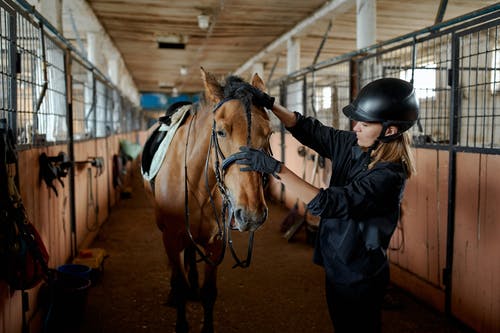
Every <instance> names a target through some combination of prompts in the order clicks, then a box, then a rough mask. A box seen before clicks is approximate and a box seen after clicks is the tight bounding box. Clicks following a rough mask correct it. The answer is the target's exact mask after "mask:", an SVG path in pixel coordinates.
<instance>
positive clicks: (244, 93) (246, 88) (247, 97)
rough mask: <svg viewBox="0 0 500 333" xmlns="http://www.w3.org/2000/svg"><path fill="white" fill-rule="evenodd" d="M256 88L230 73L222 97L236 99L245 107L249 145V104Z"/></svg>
mask: <svg viewBox="0 0 500 333" xmlns="http://www.w3.org/2000/svg"><path fill="white" fill-rule="evenodd" d="M255 89H256V88H255V87H253V86H252V85H251V84H249V83H248V82H246V81H244V80H243V79H242V78H240V77H238V76H235V75H230V76H228V77H227V78H226V84H225V86H224V98H225V99H238V100H240V101H241V103H242V104H243V107H244V108H245V112H246V115H247V127H248V130H247V133H248V136H247V142H248V144H249V145H250V141H251V137H250V134H251V128H252V115H251V112H250V110H251V106H252V99H253V95H254V93H253V92H254V90H255Z"/></svg>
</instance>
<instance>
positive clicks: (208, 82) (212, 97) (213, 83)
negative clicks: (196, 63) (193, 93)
mask: <svg viewBox="0 0 500 333" xmlns="http://www.w3.org/2000/svg"><path fill="white" fill-rule="evenodd" d="M200 72H201V78H202V79H203V84H204V85H205V97H206V98H207V100H209V101H211V102H213V103H219V102H220V101H221V100H222V99H223V98H224V91H223V90H222V87H221V85H220V84H219V82H218V81H217V79H216V78H215V76H214V75H213V74H212V73H209V72H205V69H203V67H200Z"/></svg>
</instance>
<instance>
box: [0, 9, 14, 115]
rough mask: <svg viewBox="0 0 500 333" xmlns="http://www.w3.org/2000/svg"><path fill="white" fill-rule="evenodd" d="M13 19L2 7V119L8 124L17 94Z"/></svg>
mask: <svg viewBox="0 0 500 333" xmlns="http://www.w3.org/2000/svg"><path fill="white" fill-rule="evenodd" d="M0 5H1V4H0ZM13 19H14V17H13V13H11V12H10V11H8V10H7V9H5V8H4V7H2V6H0V50H1V54H0V80H1V87H0V119H5V120H6V121H7V123H8V124H9V123H10V122H12V119H11V118H12V116H13V112H14V105H13V104H14V93H15V89H14V84H15V81H14V79H15V66H14V56H13V55H14V54H13V51H14V49H15V44H14V40H13V39H12V36H14V33H13V32H14V31H13V30H14V29H13V26H14V25H13Z"/></svg>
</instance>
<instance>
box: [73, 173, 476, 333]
mask: <svg viewBox="0 0 500 333" xmlns="http://www.w3.org/2000/svg"><path fill="white" fill-rule="evenodd" d="M134 178H135V181H134V192H133V193H132V196H131V198H130V199H126V200H122V201H121V202H120V203H119V204H118V205H117V206H116V207H115V208H113V211H112V213H111V216H110V218H109V220H108V221H107V222H106V223H105V224H104V226H103V228H102V230H101V232H100V233H99V235H98V237H97V239H96V240H95V241H94V243H93V244H92V246H91V247H93V248H96V247H98V248H104V249H105V250H106V252H107V254H108V255H109V257H107V258H106V260H105V264H104V271H103V274H102V276H101V278H100V280H99V281H97V283H95V285H94V286H92V287H91V288H90V289H89V293H88V304H87V307H86V315H85V321H84V323H83V324H82V325H81V326H80V327H79V329H77V330H76V331H77V332H79V333H82V332H85V333H100V332H105V333H115V332H120V333H136V332H137V333H139V332H140V333H148V332H155V333H157V332H158V333H159V332H174V324H175V310H174V309H173V308H170V307H167V306H165V305H164V303H165V301H166V299H167V295H168V291H169V273H168V267H167V260H166V256H165V253H164V252H163V245H162V243H161V237H160V236H161V235H160V232H159V230H158V229H157V228H156V226H155V223H154V219H153V210H152V206H151V204H150V203H148V202H147V201H146V199H145V196H144V193H143V191H142V188H141V184H140V179H139V178H140V176H138V175H137V176H135V177H134ZM287 213H288V211H287V210H285V209H283V208H281V207H279V205H276V204H271V205H270V218H269V219H268V221H267V222H266V224H265V225H264V226H263V227H262V228H261V229H260V230H259V231H257V232H256V234H255V244H254V253H253V259H252V264H251V266H250V267H249V268H247V269H241V268H237V269H232V268H231V266H232V265H233V264H234V261H233V259H232V257H231V256H230V254H229V253H226V257H225V260H224V262H223V263H222V264H221V266H220V270H219V278H218V290H219V295H218V299H217V302H216V307H215V314H214V317H215V329H216V331H217V332H219V333H232V332H239V333H267V332H269V333H270V332H292V333H293V332H310V333H316V332H318V333H319V332H322V333H324V332H333V328H332V325H331V323H330V319H329V316H328V313H327V308H326V301H325V297H324V287H323V285H324V275H323V270H322V268H321V267H319V266H316V265H314V264H313V263H312V261H311V258H312V250H313V249H312V247H311V246H310V245H309V244H307V242H306V234H305V231H304V230H301V231H300V232H299V233H298V234H297V236H296V237H295V238H294V239H293V241H292V242H287V240H286V239H284V238H283V236H282V233H280V230H279V229H280V224H281V221H282V220H283V217H284V216H285V215H286V214H287ZM233 239H234V243H235V244H236V247H237V249H239V253H240V254H241V255H242V256H243V255H244V254H245V253H246V244H247V236H246V235H243V234H239V233H237V232H235V233H233ZM388 295H389V296H390V298H391V299H392V300H394V301H395V302H396V303H393V305H398V306H397V307H396V308H394V309H387V310H385V311H384V313H383V331H384V332H419V333H423V332H429V333H434V332H435V333H437V332H449V333H452V332H457V333H462V332H470V331H468V330H466V329H464V328H462V327H459V326H458V325H457V324H455V323H452V322H451V321H450V320H448V319H447V318H445V317H444V316H443V315H442V314H440V313H436V312H435V311H433V310H432V309H429V308H428V307H426V306H424V305H423V304H421V303H419V302H417V301H415V300H414V299H413V298H412V297H411V296H409V295H407V294H405V293H404V292H402V291H401V290H399V289H397V288H395V287H391V288H390V290H389V294H388ZM188 320H189V323H190V326H191V332H199V331H200V328H201V323H202V309H201V305H200V304H199V303H189V304H188Z"/></svg>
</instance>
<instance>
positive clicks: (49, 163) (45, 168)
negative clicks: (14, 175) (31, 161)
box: [38, 152, 73, 196]
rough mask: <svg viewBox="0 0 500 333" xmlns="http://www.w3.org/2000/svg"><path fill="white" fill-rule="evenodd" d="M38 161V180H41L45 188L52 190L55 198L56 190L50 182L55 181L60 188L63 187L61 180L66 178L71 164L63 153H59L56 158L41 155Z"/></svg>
mask: <svg viewBox="0 0 500 333" xmlns="http://www.w3.org/2000/svg"><path fill="white" fill-rule="evenodd" d="M38 161H39V163H40V179H43V181H45V184H46V185H47V187H48V188H50V189H52V190H53V191H54V193H55V194H56V196H57V195H58V193H57V189H56V187H55V186H54V184H53V183H52V182H53V181H54V180H55V179H57V180H58V181H59V183H61V186H62V187H64V183H63V181H62V180H61V178H64V177H66V176H67V174H68V170H69V168H71V167H72V166H73V163H72V162H71V161H70V160H69V157H68V155H67V154H66V153H65V152H60V153H59V154H58V155H57V156H47V154H45V153H42V154H40V157H39V158H38Z"/></svg>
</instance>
